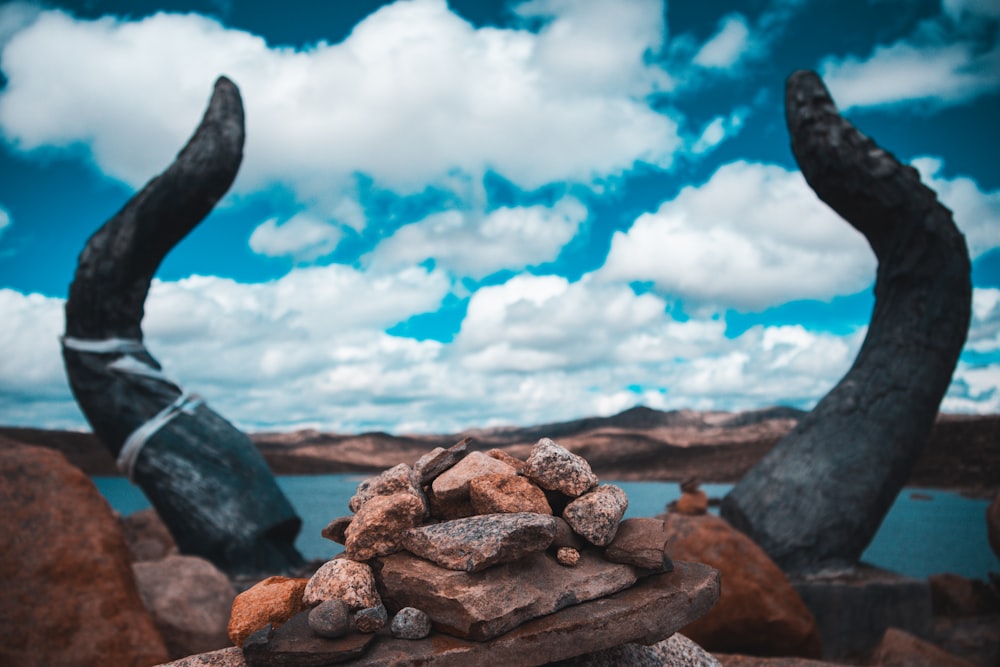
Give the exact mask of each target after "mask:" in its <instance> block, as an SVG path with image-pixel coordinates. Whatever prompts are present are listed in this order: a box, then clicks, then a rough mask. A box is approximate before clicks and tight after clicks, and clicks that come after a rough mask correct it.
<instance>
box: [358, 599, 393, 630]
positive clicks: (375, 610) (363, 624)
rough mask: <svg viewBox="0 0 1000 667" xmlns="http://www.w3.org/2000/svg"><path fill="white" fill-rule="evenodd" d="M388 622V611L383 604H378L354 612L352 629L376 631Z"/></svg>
mask: <svg viewBox="0 0 1000 667" xmlns="http://www.w3.org/2000/svg"><path fill="white" fill-rule="evenodd" d="M388 622H389V612H388V611H387V610H386V608H385V605H382V604H378V605H376V606H374V607H368V608H367V609H362V610H361V611H359V612H358V613H356V614H354V621H353V625H354V629H355V630H357V631H358V632H366V633H372V632H378V631H379V630H381V629H382V628H384V627H385V624H386V623H388Z"/></svg>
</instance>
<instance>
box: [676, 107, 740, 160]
mask: <svg viewBox="0 0 1000 667" xmlns="http://www.w3.org/2000/svg"><path fill="white" fill-rule="evenodd" d="M746 116H747V111H746V110H745V109H740V110H737V111H734V112H733V113H731V114H729V116H716V117H715V118H713V119H712V120H711V121H709V122H708V124H707V125H705V127H704V129H702V131H701V134H700V135H698V138H697V139H696V140H695V141H694V143H692V144H691V149H690V150H691V152H692V153H694V154H695V155H701V154H702V153H708V152H709V151H711V150H712V149H714V148H716V147H717V146H718V145H719V144H721V143H722V142H723V141H725V140H726V139H730V138H732V137H734V136H736V135H737V134H738V133H739V131H740V130H741V129H742V128H743V121H744V120H746Z"/></svg>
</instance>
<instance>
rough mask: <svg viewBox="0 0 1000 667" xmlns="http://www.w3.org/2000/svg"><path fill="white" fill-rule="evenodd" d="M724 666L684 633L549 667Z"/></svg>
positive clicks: (601, 652) (585, 656) (626, 645)
mask: <svg viewBox="0 0 1000 667" xmlns="http://www.w3.org/2000/svg"><path fill="white" fill-rule="evenodd" d="M623 665H628V667H722V665H721V663H720V662H719V661H718V660H717V659H716V658H715V656H713V655H712V654H711V653H709V652H708V651H706V650H705V649H703V648H702V647H700V646H698V645H697V644H696V643H694V642H693V641H691V640H690V639H688V638H687V637H685V636H684V635H682V634H680V633H674V634H673V635H671V636H670V637H668V638H667V639H664V640H663V641H660V642H657V643H655V644H653V645H651V646H643V645H642V644H619V645H618V646H614V647H612V648H607V649H604V650H603V651H595V652H594V653H587V654H585V655H581V656H578V657H576V658H570V659H569V660H560V661H559V662H552V663H549V667H621V666H623Z"/></svg>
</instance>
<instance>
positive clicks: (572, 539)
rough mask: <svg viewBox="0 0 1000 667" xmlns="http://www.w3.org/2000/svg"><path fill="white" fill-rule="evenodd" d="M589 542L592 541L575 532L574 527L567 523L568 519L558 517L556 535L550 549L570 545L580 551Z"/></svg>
mask: <svg viewBox="0 0 1000 667" xmlns="http://www.w3.org/2000/svg"><path fill="white" fill-rule="evenodd" d="M588 544H590V543H589V542H587V540H585V539H583V538H582V537H580V536H579V535H577V534H576V533H575V532H573V529H572V528H570V527H569V524H568V523H566V519H564V518H562V517H561V516H557V517H556V536H555V537H553V538H552V544H551V545H549V548H550V549H559V548H560V547H570V548H571V549H576V550H577V551H580V550H581V549H583V548H584V547H586V546H587V545H588Z"/></svg>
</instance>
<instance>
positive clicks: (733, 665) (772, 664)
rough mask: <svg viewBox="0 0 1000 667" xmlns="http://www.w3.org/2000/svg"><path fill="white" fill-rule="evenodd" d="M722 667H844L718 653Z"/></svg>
mask: <svg viewBox="0 0 1000 667" xmlns="http://www.w3.org/2000/svg"><path fill="white" fill-rule="evenodd" d="M715 657H716V658H717V659H718V660H719V662H720V663H722V667H843V663H840V662H825V661H823V660H812V659H811V658H764V657H761V656H758V655H741V654H739V653H716V654H715Z"/></svg>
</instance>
